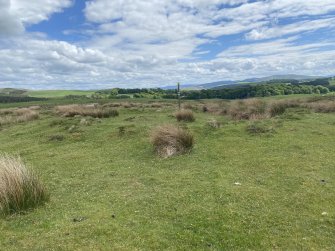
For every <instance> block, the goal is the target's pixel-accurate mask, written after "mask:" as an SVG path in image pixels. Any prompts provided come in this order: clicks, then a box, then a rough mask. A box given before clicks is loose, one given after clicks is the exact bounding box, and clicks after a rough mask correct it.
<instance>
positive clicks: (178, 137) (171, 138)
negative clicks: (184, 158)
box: [151, 125, 194, 158]
mask: <svg viewBox="0 0 335 251" xmlns="http://www.w3.org/2000/svg"><path fill="white" fill-rule="evenodd" d="M151 143H152V144H153V146H154V149H155V152H156V153H157V154H158V155H159V156H161V157H164V158H167V157H170V156H173V155H178V154H183V153H187V152H189V151H191V149H192V147H193V144H194V138H193V135H192V134H191V133H190V132H189V131H187V130H185V129H182V128H180V127H178V126H175V125H162V126H159V127H157V128H156V129H155V130H154V131H153V132H152V133H151Z"/></svg>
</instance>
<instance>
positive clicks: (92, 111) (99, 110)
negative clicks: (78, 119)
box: [55, 105, 119, 118]
mask: <svg viewBox="0 0 335 251" xmlns="http://www.w3.org/2000/svg"><path fill="white" fill-rule="evenodd" d="M55 110H56V112H57V113H58V114H61V115H63V116H65V117H74V116H76V115H80V116H91V117H94V118H108V117H116V116H118V115H119V112H118V111H117V110H115V109H111V108H108V107H103V106H99V105H62V106H56V107H55Z"/></svg>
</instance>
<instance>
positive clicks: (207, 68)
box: [0, 0, 335, 89]
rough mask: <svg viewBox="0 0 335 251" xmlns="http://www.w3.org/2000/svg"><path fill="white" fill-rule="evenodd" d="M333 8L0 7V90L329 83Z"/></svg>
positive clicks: (271, 4) (202, 4)
mask: <svg viewBox="0 0 335 251" xmlns="http://www.w3.org/2000/svg"><path fill="white" fill-rule="evenodd" d="M334 60H335V0H89V1H84V0H29V1H26V0H0V88H3V87H14V88H25V89H103V88H113V87H121V88H149V87H162V86H169V85H174V84H175V83H177V82H180V83H181V84H182V85H183V84H203V83H209V82H214V81H221V80H242V79H245V78H254V77H264V76H270V75H280V74H299V75H313V76H331V75H335V61H334Z"/></svg>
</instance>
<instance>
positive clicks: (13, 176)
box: [0, 155, 49, 215]
mask: <svg viewBox="0 0 335 251" xmlns="http://www.w3.org/2000/svg"><path fill="white" fill-rule="evenodd" d="M48 198H49V196H48V194H47V192H46V190H45V188H44V186H43V185H42V184H41V183H40V181H39V179H38V177H37V176H36V175H35V174H34V173H33V172H32V171H31V170H30V169H29V168H27V167H26V166H25V164H24V163H23V162H22V160H21V159H20V158H14V157H10V156H7V155H0V214H1V215H6V214H11V213H15V212H20V211H23V210H26V209H29V208H33V207H35V206H37V205H40V204H43V203H44V202H45V201H46V200H47V199H48Z"/></svg>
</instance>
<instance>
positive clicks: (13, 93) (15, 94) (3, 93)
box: [0, 88, 27, 96]
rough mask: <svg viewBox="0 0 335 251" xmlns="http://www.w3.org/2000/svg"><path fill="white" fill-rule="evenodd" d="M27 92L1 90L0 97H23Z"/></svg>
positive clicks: (8, 89)
mask: <svg viewBox="0 0 335 251" xmlns="http://www.w3.org/2000/svg"><path fill="white" fill-rule="evenodd" d="M26 92H27V91H26V90H22V89H15V88H0V95H7V96H22V95H24V94H25V93H26Z"/></svg>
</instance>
